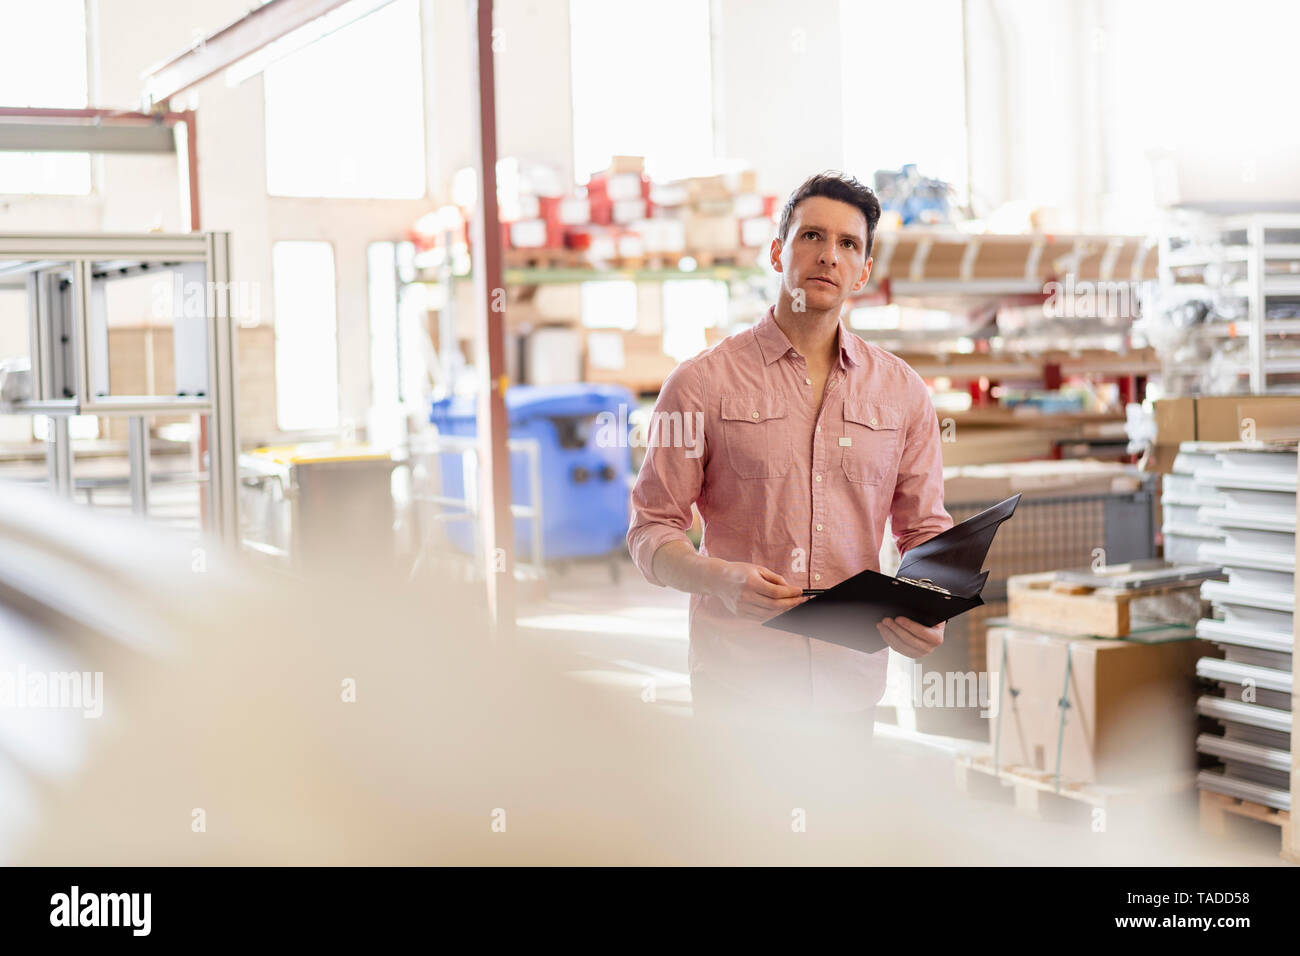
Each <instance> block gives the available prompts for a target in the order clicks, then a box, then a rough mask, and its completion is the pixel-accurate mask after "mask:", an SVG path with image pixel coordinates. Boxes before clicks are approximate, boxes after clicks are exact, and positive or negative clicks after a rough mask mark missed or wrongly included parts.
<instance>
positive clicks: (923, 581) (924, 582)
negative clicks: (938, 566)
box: [894, 576, 952, 596]
mask: <svg viewBox="0 0 1300 956" xmlns="http://www.w3.org/2000/svg"><path fill="white" fill-rule="evenodd" d="M894 580H895V581H906V582H907V583H908V584H915V585H916V586H917V587H919V588H928V589H929V590H931V591H938V592H939V593H940V594H947V595H949V596H951V595H952V592H951V591H949V590H948V589H947V588H941V587H939V585H937V584H935V583H934V582H933V581H931V580H930V579H929V578H905V577H901V576H900V577H896V578H894Z"/></svg>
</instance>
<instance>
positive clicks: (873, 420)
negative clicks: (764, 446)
mask: <svg viewBox="0 0 1300 956" xmlns="http://www.w3.org/2000/svg"><path fill="white" fill-rule="evenodd" d="M755 417H757V415H755ZM875 423H876V420H875V419H874V418H873V419H871V424H873V425H874V424H875Z"/></svg>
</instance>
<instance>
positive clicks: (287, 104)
mask: <svg viewBox="0 0 1300 956" xmlns="http://www.w3.org/2000/svg"><path fill="white" fill-rule="evenodd" d="M423 88H424V79H423V66H422V60H421V51H420V9H419V5H418V3H417V0H397V2H395V3H392V4H389V5H388V6H385V7H382V8H380V9H379V10H377V11H376V12H374V13H372V14H370V15H368V16H366V17H363V18H361V19H360V20H358V21H356V22H355V23H351V24H349V25H348V26H346V27H344V28H342V29H341V30H338V31H337V32H335V33H331V34H329V35H328V36H325V37H322V38H321V39H319V40H317V41H316V42H315V43H313V44H311V45H310V46H308V47H306V48H304V49H302V50H299V51H297V52H296V53H293V54H291V55H289V56H288V57H286V58H284V59H283V60H279V61H277V62H275V63H272V64H270V65H269V66H268V67H267V68H266V72H265V74H264V90H265V96H266V187H267V191H268V192H270V193H271V195H273V196H320V197H327V198H333V199H419V198H420V197H422V196H424V195H425V192H426V190H425V163H424V94H423Z"/></svg>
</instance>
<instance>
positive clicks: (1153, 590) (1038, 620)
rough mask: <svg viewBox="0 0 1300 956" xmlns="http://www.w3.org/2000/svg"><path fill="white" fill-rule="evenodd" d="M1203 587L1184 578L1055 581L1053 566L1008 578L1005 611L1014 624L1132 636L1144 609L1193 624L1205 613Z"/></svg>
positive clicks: (1057, 631) (1156, 615) (1075, 632)
mask: <svg viewBox="0 0 1300 956" xmlns="http://www.w3.org/2000/svg"><path fill="white" fill-rule="evenodd" d="M1200 588H1201V582H1200V581H1192V582H1185V581H1180V582H1177V583H1173V584H1165V585H1158V586H1156V587H1150V588H1133V589H1125V590H1121V589H1119V588H1101V587H1089V586H1088V585H1086V584H1074V583H1071V582H1062V581H1057V580H1056V579H1055V572H1052V571H1048V572H1045V573H1043V574H1018V575H1015V576H1014V577H1011V578H1009V579H1008V580H1007V614H1008V617H1010V618H1011V623H1012V625H1013V626H1015V627H1029V628H1041V629H1043V630H1047V631H1051V632H1052V633H1055V634H1067V635H1079V636H1081V637H1084V636H1086V637H1128V636H1129V635H1130V634H1131V633H1132V632H1133V628H1134V622H1135V620H1137V619H1138V618H1140V617H1141V616H1142V615H1144V614H1146V615H1148V616H1151V617H1153V618H1156V619H1160V620H1164V621H1167V622H1168V623H1170V624H1176V623H1183V624H1188V625H1191V624H1194V623H1195V622H1196V621H1197V620H1198V619H1199V618H1200V616H1201V603H1200ZM1138 623H1139V624H1140V623H1141V622H1140V621H1139V622H1138Z"/></svg>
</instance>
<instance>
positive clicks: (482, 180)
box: [468, 0, 515, 638]
mask: <svg viewBox="0 0 1300 956" xmlns="http://www.w3.org/2000/svg"><path fill="white" fill-rule="evenodd" d="M468 3H469V13H470V17H469V22H470V48H471V49H472V50H474V51H475V53H474V58H473V63H474V74H475V75H474V82H473V83H471V84H470V92H471V95H472V96H473V98H474V102H473V106H474V109H472V110H471V116H472V118H473V122H474V127H475V129H474V133H475V136H474V152H475V156H474V165H475V168H476V169H477V170H478V182H479V190H478V214H477V215H476V216H475V217H474V228H473V235H472V237H471V238H472V242H473V262H474V287H475V292H476V294H477V299H478V304H477V310H476V311H477V313H478V314H477V316H476V319H475V331H476V333H477V334H476V335H475V337H474V354H475V360H474V361H475V370H476V372H477V374H478V387H479V389H478V445H479V468H478V480H479V488H478V490H479V498H478V500H479V520H480V522H481V528H482V540H483V553H484V556H485V559H486V560H485V564H484V569H485V574H486V578H487V598H488V610H489V612H490V614H491V615H492V623H493V627H494V630H495V635H496V636H497V637H498V638H500V637H506V636H509V635H510V634H512V633H513V631H514V626H515V553H514V552H515V547H514V538H515V535H514V530H515V529H514V521H513V520H512V518H511V514H510V499H511V494H510V452H509V449H508V448H507V447H506V439H507V430H508V420H507V417H506V402H505V399H506V386H507V384H508V382H507V378H506V350H505V299H506V296H505V284H504V282H503V274H502V262H501V260H502V252H501V219H500V214H499V212H498V210H497V118H496V71H495V63H494V62H493V53H492V0H468Z"/></svg>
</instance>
